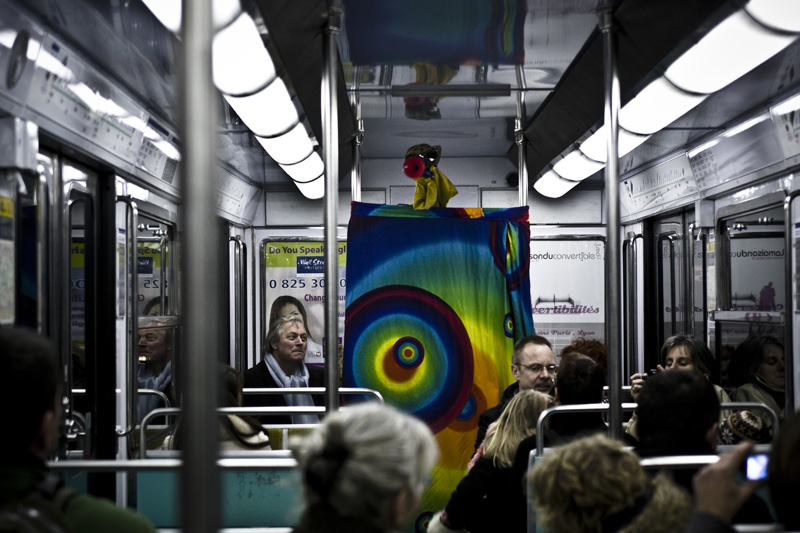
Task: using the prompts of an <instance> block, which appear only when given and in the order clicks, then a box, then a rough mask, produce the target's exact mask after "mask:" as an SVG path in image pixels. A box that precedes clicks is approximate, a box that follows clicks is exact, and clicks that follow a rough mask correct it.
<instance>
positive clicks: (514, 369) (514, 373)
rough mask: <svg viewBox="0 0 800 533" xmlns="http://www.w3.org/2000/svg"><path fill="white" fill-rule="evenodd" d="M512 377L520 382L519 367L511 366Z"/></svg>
mask: <svg viewBox="0 0 800 533" xmlns="http://www.w3.org/2000/svg"><path fill="white" fill-rule="evenodd" d="M511 376H512V377H513V378H514V379H516V380H517V381H519V367H518V366H517V365H511Z"/></svg>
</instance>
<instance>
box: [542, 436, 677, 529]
mask: <svg viewBox="0 0 800 533" xmlns="http://www.w3.org/2000/svg"><path fill="white" fill-rule="evenodd" d="M528 493H529V495H530V500H531V501H532V504H533V507H534V509H535V512H536V517H537V522H539V523H541V524H543V525H544V528H545V530H546V531H548V532H549V533H596V532H601V531H603V532H605V531H614V532H616V533H633V532H640V531H647V532H649V533H662V532H663V533H672V532H675V531H681V530H683V528H684V527H685V526H686V524H687V523H688V521H689V517H690V515H691V513H692V501H691V498H690V497H689V495H688V493H687V492H686V491H684V490H683V489H682V488H681V487H679V486H677V485H676V484H675V483H674V482H673V481H672V480H671V479H670V478H669V476H667V475H664V474H661V475H658V476H656V477H655V478H654V479H651V478H650V477H648V476H647V474H646V473H645V472H644V470H642V467H641V466H640V464H639V458H638V457H637V456H636V454H635V453H634V452H632V451H628V450H626V449H625V448H624V445H623V443H622V442H619V441H616V440H612V439H609V438H608V437H606V436H605V435H601V434H597V435H592V436H589V437H584V438H581V439H578V440H575V441H573V442H571V443H569V444H565V445H563V446H559V447H557V448H555V449H554V451H553V452H552V453H551V454H548V455H547V456H545V457H544V458H542V460H541V461H540V462H538V463H537V464H536V466H534V467H533V469H532V470H531V472H530V473H529V475H528Z"/></svg>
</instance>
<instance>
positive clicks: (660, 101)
mask: <svg viewBox="0 0 800 533" xmlns="http://www.w3.org/2000/svg"><path fill="white" fill-rule="evenodd" d="M705 98H706V96H705V95H699V94H691V93H687V92H684V91H681V90H680V89H678V88H676V87H675V86H674V85H672V84H671V83H670V82H669V81H668V80H667V79H666V78H664V77H663V76H662V77H660V78H658V79H656V80H655V81H653V82H652V83H651V84H650V85H648V86H647V87H645V88H644V89H642V91H641V92H640V93H639V94H637V95H636V97H635V98H634V99H633V100H631V101H630V102H628V103H627V104H625V107H623V108H622V109H620V112H619V125H620V126H622V127H623V128H625V129H626V130H628V131H630V132H633V133H638V134H641V135H652V134H654V133H656V132H657V131H661V130H662V129H664V128H666V127H667V126H669V125H670V124H672V123H673V122H675V121H676V120H678V119H679V118H680V117H682V116H683V115H685V114H686V113H688V112H689V111H690V110H691V109H693V108H694V107H695V106H697V105H698V104H699V103H700V102H702V101H703V100H705ZM562 176H563V174H562Z"/></svg>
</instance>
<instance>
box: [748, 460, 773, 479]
mask: <svg viewBox="0 0 800 533" xmlns="http://www.w3.org/2000/svg"><path fill="white" fill-rule="evenodd" d="M767 464H769V455H767V454H765V453H760V454H758V455H751V456H749V457H748V458H747V470H746V474H747V479H753V480H755V479H764V478H765V477H767Z"/></svg>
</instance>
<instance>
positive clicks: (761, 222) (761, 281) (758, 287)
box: [715, 206, 786, 383]
mask: <svg viewBox="0 0 800 533" xmlns="http://www.w3.org/2000/svg"><path fill="white" fill-rule="evenodd" d="M721 227H722V229H724V231H725V235H724V237H723V238H724V239H725V244H726V247H727V250H726V251H725V252H724V253H725V255H726V256H727V261H726V265H725V269H724V270H723V272H721V276H720V278H721V282H720V285H719V287H718V291H719V292H720V293H721V294H720V298H719V301H720V303H719V306H718V307H719V308H720V309H719V310H718V311H717V312H715V322H716V326H715V333H716V339H715V342H716V345H717V347H718V348H717V351H718V354H719V356H720V363H721V367H722V370H723V372H722V376H723V383H725V377H726V375H725V368H726V366H727V362H728V360H729V359H730V356H731V354H732V353H733V350H734V349H735V348H736V346H738V345H739V344H740V343H741V342H742V341H743V340H745V339H746V338H747V337H748V336H750V335H761V334H772V335H776V336H778V337H779V338H783V335H784V326H783V322H782V320H783V319H782V316H783V311H784V309H785V303H786V302H785V287H786V275H785V268H784V260H785V253H786V250H785V238H784V213H783V208H782V207H781V206H778V207H773V208H770V209H766V210H761V211H756V212H751V213H747V214H744V215H740V216H737V217H734V218H730V219H727V220H724V221H722V226H721Z"/></svg>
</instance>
